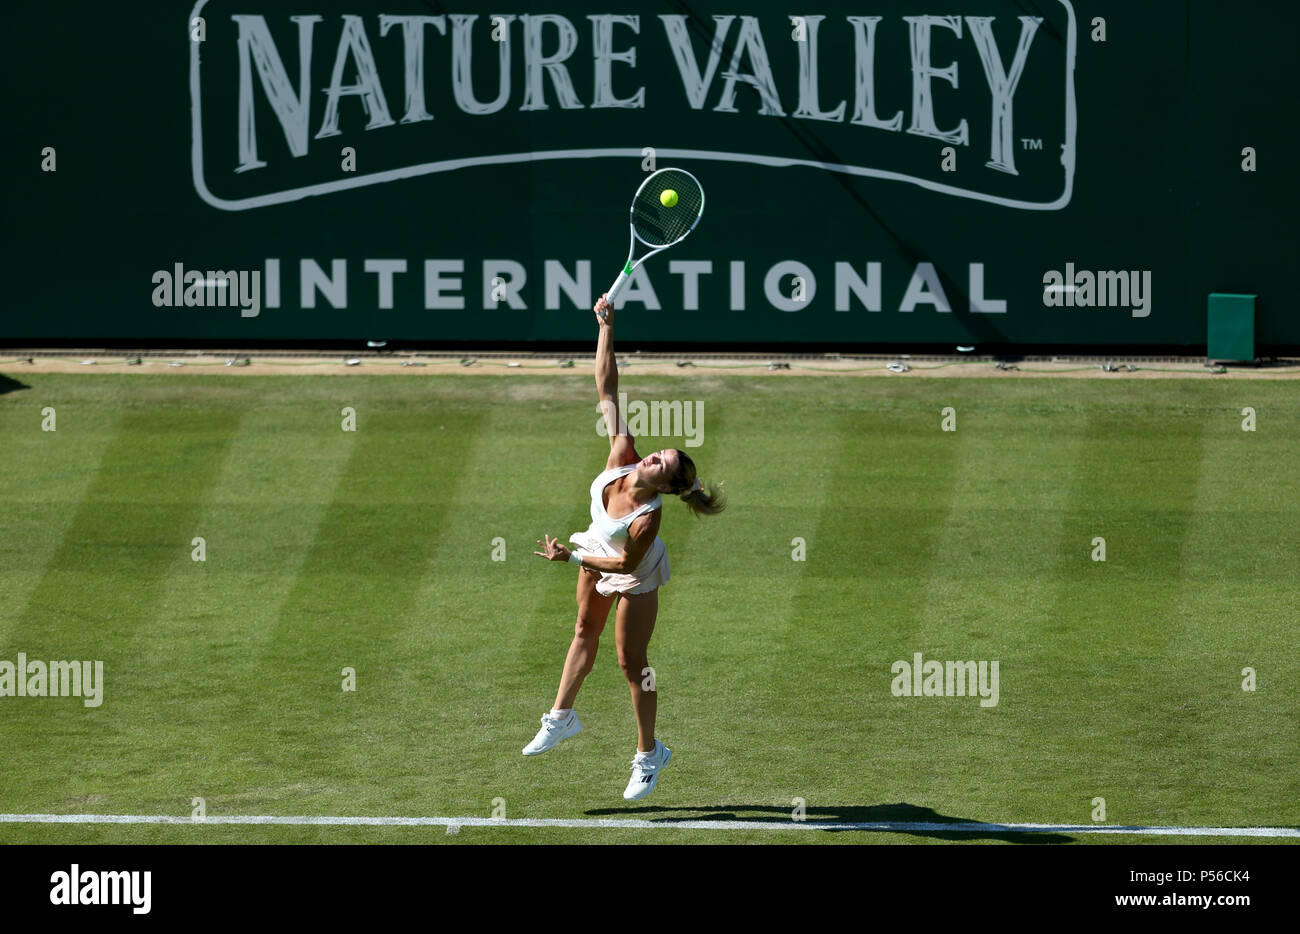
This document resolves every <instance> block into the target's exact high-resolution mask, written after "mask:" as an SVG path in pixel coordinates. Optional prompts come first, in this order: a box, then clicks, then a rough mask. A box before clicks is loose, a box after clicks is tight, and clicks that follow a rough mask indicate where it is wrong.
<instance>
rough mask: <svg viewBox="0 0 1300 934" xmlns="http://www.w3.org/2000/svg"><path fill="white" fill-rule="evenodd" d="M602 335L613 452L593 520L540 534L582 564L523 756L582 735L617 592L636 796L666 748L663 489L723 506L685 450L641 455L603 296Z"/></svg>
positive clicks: (650, 782)
mask: <svg viewBox="0 0 1300 934" xmlns="http://www.w3.org/2000/svg"><path fill="white" fill-rule="evenodd" d="M593 310H594V311H595V312H596V317H597V320H598V327H599V329H600V337H599V339H598V340H597V343H596V390H597V392H598V393H599V395H600V405H601V410H602V411H603V412H604V414H605V423H606V425H607V426H608V427H609V447H610V451H609V460H608V461H607V462H606V464H605V470H604V472H602V473H601V474H599V475H598V476H597V477H596V479H595V480H594V481H592V484H591V520H592V521H591V527H590V528H588V529H587V531H586V532H580V533H575V534H574V535H572V536H570V537H569V541H571V542H573V543H574V544H575V545H578V546H579V547H578V548H576V549H573V550H570V549H569V548H566V547H565V546H564V545H562V544H560V541H559V539H556V538H551V537H550V536H549V535H545V536H543V538H542V539H539V540H538V542H537V544H539V545H541V546H542V547H543V548H544V550H543V551H535V552H533V554H535V555H540V556H541V557H543V558H548V559H550V560H551V561H569V562H572V563H573V564H579V565H581V569H580V570H579V571H578V623H577V626H576V627H575V628H574V635H573V642H572V643H570V645H569V654H568V657H566V658H565V660H564V673H563V674H562V675H561V677H560V688H559V690H558V691H557V692H556V695H555V706H554V707H553V708H552V709H551V712H550V713H547V714H543V715H542V728H541V730H539V731H538V733H537V736H536V737H535V738H534V739H533V741H532V742H531V743H529V744H528V745H527V746H525V747H524V755H526V756H535V755H538V754H540V753H543V752H546V751H547V750H548V749H551V748H552V747H554V746H555V745H556V744H557V743H559V742H561V741H562V740H565V739H568V738H569V737H570V736H573V735H574V734H576V733H578V732H579V731H580V730H581V729H582V724H581V723H580V722H579V721H578V717H577V714H575V713H574V712H573V703H574V700H575V699H576V698H577V696H578V689H579V688H580V687H582V681H583V679H584V678H586V677H587V673H588V672H589V671H591V666H592V663H593V662H595V660H596V647H597V643H598V642H599V640H600V634H601V632H602V631H603V630H604V629H605V622H606V620H607V618H608V617H609V610H610V607H611V606H613V604H614V601H615V600H616V599H617V600H618V613H617V614H616V617H615V624H614V640H615V644H616V645H617V647H618V664H619V667H620V668H622V669H623V675H624V677H626V678H627V683H628V687H629V688H630V689H631V691H632V709H633V711H634V713H635V714H636V733H637V744H636V748H637V751H636V755H635V756H634V757H633V759H632V778H631V780H630V781H629V782H628V785H627V790H625V791H624V792H623V797H624V798H626V799H627V800H629V801H637V800H640V799H641V798H644V797H646V796H647V795H648V794H650V792H652V791H654V790H655V786H656V785H657V784H658V783H659V773H660V772H661V771H662V770H663V768H664V766H666V765H667V764H668V760H669V759H670V758H671V757H672V751H671V750H670V749H669V748H668V747H667V746H665V745H664V744H663V743H662V742H660V741H659V740H658V739H656V738H655V713H656V710H657V708H658V694H657V693H656V692H655V683H654V673H653V672H652V671H651V669H650V663H649V661H648V660H647V658H646V649H647V648H648V646H649V645H650V634H651V633H652V632H654V628H655V617H656V616H657V615H658V612H659V586H660V585H661V584H664V583H666V582H667V581H668V555H667V553H666V551H665V550H664V543H663V541H662V540H661V539H660V538H659V521H660V517H661V515H662V513H661V511H660V505H661V501H660V498H659V495H660V494H661V493H669V494H671V495H674V496H680V497H681V498H682V501H683V502H685V503H686V505H687V506H689V507H690V509H691V511H692V512H693V513H695V514H696V515H697V516H700V515H706V516H712V515H716V514H717V513H719V512H721V511H722V510H723V508H724V507H725V505H726V502H725V499H724V498H723V496H722V491H721V489H720V484H709V488H708V489H707V490H705V489H704V484H702V483H701V482H700V481H699V479H698V478H697V477H696V476H695V464H694V462H693V461H692V460H691V459H690V458H689V457H687V456H686V454H684V453H683V452H682V451H677V450H666V451H656V452H655V453H653V454H650V455H648V456H646V457H639V456H638V455H637V453H636V450H635V448H634V447H633V440H634V439H633V438H632V436H631V435H630V434H629V433H628V430H627V425H626V423H625V422H624V421H623V418H622V413H620V412H619V411H618V367H617V366H616V365H615V363H614V309H613V307H612V306H611V305H610V304H609V302H608V301H606V296H605V295H602V296H601V297H600V301H598V302H597V303H596V307H595V308H594V309H593Z"/></svg>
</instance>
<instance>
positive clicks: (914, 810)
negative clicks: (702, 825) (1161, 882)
mask: <svg viewBox="0 0 1300 934" xmlns="http://www.w3.org/2000/svg"><path fill="white" fill-rule="evenodd" d="M806 811H807V823H805V824H803V826H804V827H807V826H808V825H809V824H816V823H818V822H824V823H834V824H903V825H906V824H978V823H983V822H982V821H974V820H970V819H969V818H964V817H949V816H947V815H944V814H939V813H937V812H935V811H934V810H933V809H932V808H923V807H918V806H917V805H915V804H905V803H899V804H868V805H855V806H848V807H809V808H806ZM586 813H587V814H589V815H591V816H593V817H609V816H616V815H617V816H623V817H632V816H636V817H641V818H644V819H646V820H659V821H662V822H663V823H665V824H672V823H679V822H682V821H696V820H736V821H750V822H752V823H755V824H789V823H791V822H792V821H791V817H790V814H791V809H790V808H787V807H769V806H766V805H761V804H741V805H736V806H734V807H726V806H725V805H718V806H707V807H697V808H682V807H679V808H670V807H655V806H653V805H650V806H646V807H639V808H594V809H592V810H589V811H587V812H586ZM859 830H861V831H866V832H868V833H897V834H902V835H904V836H911V837H934V838H935V839H938V840H1002V841H1003V842H1005V843H1033V844H1044V843H1073V842H1074V838H1073V837H1071V836H1069V835H1068V834H1062V833H1050V832H1043V833H1032V832H1028V831H1022V830H1000V829H998V828H997V827H996V826H990V827H988V828H987V829H983V828H981V829H971V830H944V829H943V828H942V827H924V828H908V827H862V828H840V827H828V828H827V829H826V831H825V832H826V833H855V832H858V831H859Z"/></svg>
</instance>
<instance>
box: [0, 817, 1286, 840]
mask: <svg viewBox="0 0 1300 934" xmlns="http://www.w3.org/2000/svg"><path fill="white" fill-rule="evenodd" d="M0 824H195V825H199V824H290V825H295V826H299V825H300V826H324V827H336V826H337V827H357V826H360V827H449V828H450V827H455V828H458V829H459V828H461V827H571V828H583V827H598V828H605V829H611V830H840V831H845V830H859V831H861V830H865V831H876V832H878V833H909V832H919V833H936V832H939V833H972V834H991V833H1100V834H1137V835H1146V836H1157V837H1300V829H1297V828H1294V827H1125V826H1119V825H1115V824H984V823H977V822H960V823H938V822H912V821H878V822H877V821H867V822H861V823H856V822H855V823H848V822H836V821H795V820H788V821H775V820H773V821H756V820H755V821H741V820H673V819H662V820H644V819H641V818H625V817H589V818H580V817H575V818H541V817H516V818H509V819H507V818H493V817H278V816H272V815H259V814H252V815H233V816H229V817H206V818H203V819H201V820H197V819H195V818H191V817H178V816H175V815H171V814H0Z"/></svg>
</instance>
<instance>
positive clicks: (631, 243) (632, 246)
mask: <svg viewBox="0 0 1300 934" xmlns="http://www.w3.org/2000/svg"><path fill="white" fill-rule="evenodd" d="M664 172H681V173H682V174H683V175H686V176H687V177H689V178H690V180H691V181H693V182H694V183H695V187H697V188H698V189H699V190H700V209H699V211H698V212H696V214H695V220H693V221H691V226H690V227H688V228H686V232H685V233H684V234H682V235H681V236H680V237H678V238H677V239H676V240H674V241H673V242H672V243H665V244H664V245H663V246H654V245H653V244H650V243H646V241H645V240H642V239H641V237H639V236H638V235H637V232H636V213H635V210H636V202H637V199H638V198H640V197H641V192H642V191H644V190H645V186H646V185H649V184H650V179H652V178H654V177H655V176H656V175H660V174H662V173H664ZM703 216H704V186H703V185H701V184H700V180H699V179H698V178H696V177H695V176H694V175H692V174H691V173H690V172H687V171H686V170H685V169H679V168H677V167H676V166H666V167H665V168H662V169H659V170H658V171H657V172H651V173H650V174H649V175H647V176H646V177H645V181H643V182H642V183H641V185H640V186H639V187H638V188H637V190H636V194H635V195H633V196H632V207H630V208H628V212H627V217H628V221H627V233H628V237H627V262H625V263H624V264H623V269H622V271H621V272H620V273H619V274H618V278H617V279H615V280H614V284H613V285H611V286H610V287H609V292H608V294H607V295H606V301H608V302H609V303H610V304H611V305H613V304H614V299H615V298H616V297H617V296H618V293H619V292H620V291H622V289H623V286H624V285H626V284H627V280H628V279H630V278H631V277H632V272H633V271H634V270H635V269H636V268H637V267H638V266H640V265H641V264H642V263H644V262H645V261H646V260H648V259H649V258H650V257H652V256H654V255H655V254H656V253H662V252H663V251H664V250H666V249H668V248H669V247H671V246H676V245H677V244H679V243H681V242H682V241H683V240H685V239H686V238H687V237H688V236H689V235H690V233H691V231H692V230H694V229H695V225H696V224H698V223H699V222H700V218H701V217H703ZM638 240H641V242H642V243H645V245H646V246H648V247H650V248H651V249H650V252H649V253H646V254H645V255H644V256H641V257H640V258H638V259H636V260H635V261H633V259H632V254H633V253H635V252H636V242H637V241H638ZM602 317H603V315H602Z"/></svg>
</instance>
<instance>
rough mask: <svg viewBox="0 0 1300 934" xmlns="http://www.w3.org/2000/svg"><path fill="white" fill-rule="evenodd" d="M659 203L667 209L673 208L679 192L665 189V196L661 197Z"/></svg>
mask: <svg viewBox="0 0 1300 934" xmlns="http://www.w3.org/2000/svg"><path fill="white" fill-rule="evenodd" d="M659 203H660V204H662V205H663V206H664V207H666V208H670V207H672V206H673V205H674V204H676V203H677V192H675V191H673V190H672V189H671V188H665V189H664V192H663V194H661V195H660V196H659Z"/></svg>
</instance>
